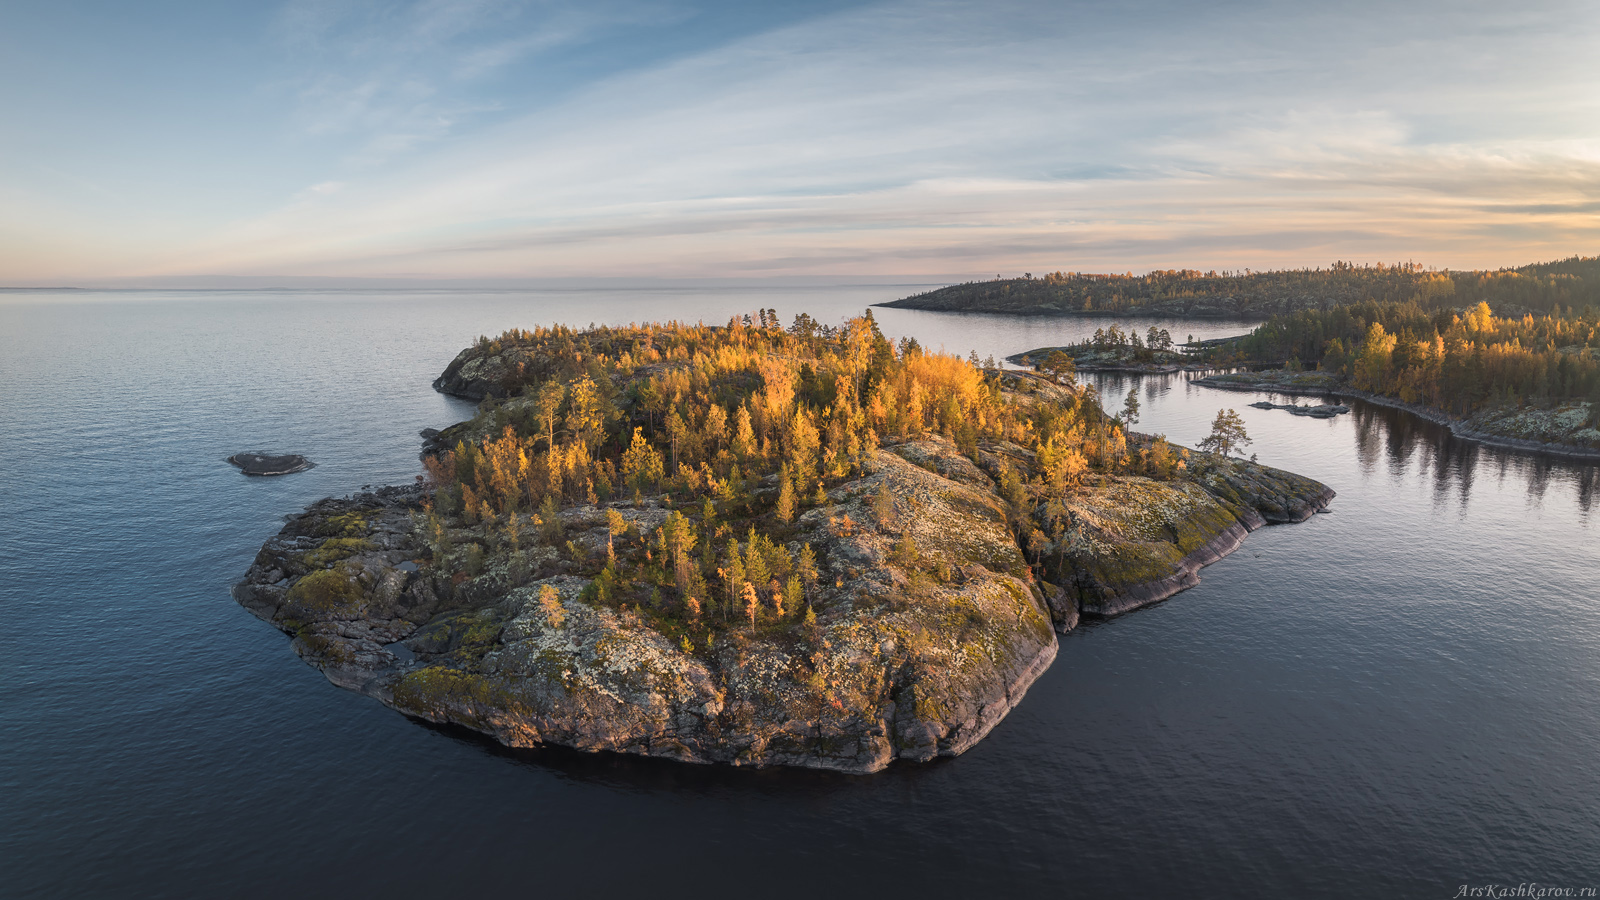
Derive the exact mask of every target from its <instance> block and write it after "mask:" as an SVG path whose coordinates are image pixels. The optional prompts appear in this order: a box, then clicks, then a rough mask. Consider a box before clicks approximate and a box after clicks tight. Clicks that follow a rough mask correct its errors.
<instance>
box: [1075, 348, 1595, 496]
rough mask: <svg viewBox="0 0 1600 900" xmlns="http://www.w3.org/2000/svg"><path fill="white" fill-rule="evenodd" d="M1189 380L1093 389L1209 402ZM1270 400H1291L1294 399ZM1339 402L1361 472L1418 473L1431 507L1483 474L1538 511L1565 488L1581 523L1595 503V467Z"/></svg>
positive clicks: (1131, 379) (1111, 377) (1106, 382)
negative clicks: (1515, 484) (1518, 483)
mask: <svg viewBox="0 0 1600 900" xmlns="http://www.w3.org/2000/svg"><path fill="white" fill-rule="evenodd" d="M1188 378H1189V376H1188V375H1186V374H1184V373H1176V374H1160V375H1154V374H1152V375H1142V376H1129V375H1127V374H1124V373H1109V372H1108V373H1098V374H1097V375H1096V377H1095V379H1094V382H1093V383H1094V384H1095V385H1096V387H1098V388H1099V390H1100V392H1101V395H1102V396H1105V397H1111V398H1113V399H1114V398H1115V397H1117V396H1119V395H1120V394H1123V393H1126V392H1127V390H1128V388H1129V387H1130V386H1131V385H1132V384H1135V383H1138V384H1141V385H1142V386H1143V388H1144V395H1145V398H1146V400H1147V401H1156V400H1158V399H1169V400H1170V399H1174V398H1173V397H1172V396H1171V395H1172V392H1173V390H1174V388H1176V387H1178V386H1179V385H1183V386H1185V387H1186V388H1187V390H1188V392H1189V393H1191V394H1194V395H1195V396H1196V397H1197V398H1203V399H1205V400H1206V401H1207V402H1209V401H1210V400H1211V398H1212V396H1213V395H1214V392H1212V391H1211V390H1210V389H1208V388H1204V387H1199V386H1195V385H1190V384H1188ZM1176 399H1177V400H1178V401H1179V402H1182V401H1183V399H1184V398H1183V397H1182V396H1181V395H1180V396H1179V397H1177V398H1176ZM1273 399H1275V400H1279V401H1280V402H1293V401H1295V400H1296V399H1297V398H1292V397H1291V398H1273ZM1344 402H1347V403H1348V404H1349V405H1350V407H1351V412H1350V416H1349V418H1350V421H1351V424H1352V426H1353V431H1354V435H1355V451H1356V461H1357V464H1358V466H1359V467H1360V470H1361V472H1362V474H1363V475H1366V476H1369V477H1370V476H1372V475H1375V474H1376V473H1377V472H1378V471H1379V469H1380V467H1381V468H1382V469H1383V470H1385V471H1387V472H1388V473H1389V475H1390V476H1391V477H1392V478H1393V479H1395V480H1396V481H1401V480H1404V479H1406V478H1409V477H1412V473H1413V472H1415V477H1416V478H1417V479H1418V480H1419V482H1421V481H1426V482H1427V483H1428V484H1429V485H1430V487H1431V489H1432V492H1433V499H1434V503H1435V505H1436V506H1438V505H1443V504H1445V503H1448V502H1450V501H1451V500H1455V501H1456V502H1458V503H1459V504H1460V505H1461V507H1462V508H1465V507H1466V506H1467V504H1468V502H1469V501H1470V500H1471V497H1472V489H1473V487H1474V483H1475V481H1476V479H1477V478H1478V477H1479V475H1480V474H1481V475H1484V476H1489V477H1494V478H1497V479H1498V480H1499V481H1500V482H1501V483H1502V484H1503V483H1504V482H1505V479H1506V478H1507V477H1512V478H1522V479H1523V480H1524V481H1525V482H1526V485H1527V487H1526V490H1527V496H1528V498H1529V499H1530V501H1531V502H1532V503H1533V504H1535V505H1538V504H1542V503H1543V501H1544V497H1545V496H1546V494H1547V493H1548V492H1549V490H1550V487H1551V485H1552V484H1554V485H1557V486H1566V485H1569V484H1570V485H1571V487H1572V489H1573V494H1574V496H1575V498H1576V500H1577V503H1578V509H1579V511H1580V512H1581V513H1582V514H1583V515H1584V517H1585V518H1587V516H1588V515H1589V513H1590V511H1591V510H1592V509H1593V508H1594V506H1595V504H1596V500H1597V499H1600V466H1597V465H1594V464H1584V463H1578V462H1575V461H1572V460H1566V459H1562V458H1560V457H1551V456H1540V455H1535V454H1529V453H1522V452H1518V451H1514V450H1507V449H1503V448H1499V447H1494V446H1491V445H1485V444H1480V443H1478V442H1476V441H1469V440H1464V439H1462V438H1458V437H1456V436H1455V435H1453V434H1451V433H1450V429H1449V428H1446V427H1445V426H1443V425H1439V424H1436V423H1434V422H1430V421H1428V420H1427V419H1423V418H1420V417H1418V416H1415V415H1412V414H1411V413H1407V412H1404V411H1402V410H1398V409H1393V408H1391V407H1387V406H1379V405H1377V404H1373V403H1368V402H1366V401H1363V400H1347V401H1344ZM1341 418H1342V417H1341Z"/></svg>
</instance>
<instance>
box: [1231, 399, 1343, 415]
mask: <svg viewBox="0 0 1600 900" xmlns="http://www.w3.org/2000/svg"><path fill="white" fill-rule="evenodd" d="M1250 405H1251V406H1252V407H1254V408H1255V409H1286V410H1288V411H1289V413H1290V414H1291V415H1296V416H1310V417H1311V418H1313V419H1331V418H1333V417H1334V416H1341V415H1344V414H1345V413H1347V412H1349V411H1350V407H1348V406H1345V405H1344V404H1342V403H1333V404H1329V403H1323V404H1312V405H1310V406H1301V405H1300V404H1298V403H1273V402H1272V401H1270V400H1259V401H1257V402H1255V403H1252V404H1250Z"/></svg>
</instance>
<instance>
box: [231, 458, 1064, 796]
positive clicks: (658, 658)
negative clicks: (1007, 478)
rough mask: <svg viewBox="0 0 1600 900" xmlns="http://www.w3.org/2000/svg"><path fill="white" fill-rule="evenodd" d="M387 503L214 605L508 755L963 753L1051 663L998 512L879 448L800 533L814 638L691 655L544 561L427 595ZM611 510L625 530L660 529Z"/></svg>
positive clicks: (302, 542)
mask: <svg viewBox="0 0 1600 900" xmlns="http://www.w3.org/2000/svg"><path fill="white" fill-rule="evenodd" d="M924 443H925V445H924V446H922V447H919V448H916V449H914V450H912V451H908V452H909V453H910V455H912V456H916V457H917V458H920V459H923V460H924V461H925V462H926V463H927V464H928V465H929V466H930V467H931V468H934V469H941V470H949V471H952V472H961V471H963V470H962V467H961V466H960V465H959V464H957V463H955V462H954V461H952V460H949V459H946V457H948V456H949V455H951V454H953V452H954V451H953V447H951V445H950V444H949V442H947V441H943V440H930V441H927V442H924ZM969 465H970V463H969ZM979 483H980V484H981V482H979ZM386 491H387V492H382V491H381V492H378V493H377V494H369V495H359V496H357V497H353V498H347V499H345V500H328V501H323V502H321V503H319V504H317V505H316V506H313V507H312V508H311V509H309V510H307V512H306V513H305V514H304V515H302V516H299V517H297V518H296V519H294V520H293V521H291V522H290V523H289V524H288V525H287V526H285V528H284V530H283V532H282V533H280V534H279V535H278V537H276V538H274V539H273V540H272V541H269V542H268V544H267V546H266V547H264V548H263V549H262V552H261V554H260V555H259V556H258V558H257V560H256V564H255V565H253V566H252V567H251V570H250V573H249V576H248V577H247V579H246V580H245V581H244V582H243V583H241V584H240V585H238V586H237V587H236V588H235V596H236V597H237V598H238V600H239V602H240V603H241V604H243V605H244V606H245V607H246V608H247V609H250V610H251V611H252V612H253V613H255V614H256V615H258V616H260V617H262V618H264V619H267V620H268V621H271V622H272V623H273V624H275V625H277V626H278V627H279V628H282V629H283V630H284V631H286V632H289V633H290V634H293V635H294V636H295V640H294V646H295V649H296V652H298V653H299V654H300V655H301V656H302V657H303V658H305V659H306V660H307V661H308V662H310V663H312V664H314V665H317V666H319V667H320V668H322V670H323V671H324V672H325V673H326V674H327V676H328V678H329V679H330V680H331V681H333V682H334V683H336V684H339V685H341V686H343V687H347V688H350V689H353V690H359V691H362V692H363V693H366V694H369V695H371V696H373V697H376V698H378V699H379V700H381V701H383V702H384V703H387V704H389V705H390V706H393V707H394V708H396V709H399V710H401V711H403V712H406V713H408V714H410V715H414V716H418V717H420V718H424V719H428V720H430V721H436V722H453V723H456V724H460V725H464V726H466V727H468V728H472V729H476V730H478V731H482V732H484V733H486V734H489V735H492V736H493V737H495V738H496V739H497V740H499V741H501V742H503V743H505V744H508V745H511V746H532V745H535V744H545V743H553V744H562V745H566V746H571V747H576V748H579V749H583V750H610V751H617V752H623V753H634V754H641V755H649V756H662V757H667V758H672V759H678V760H683V761H689V762H727V763H734V764H740V765H773V764H782V765H794V766H807V767H815V768H826V769H835V770H840V771H846V772H871V771H875V770H877V769H881V768H883V767H884V766H885V765H887V764H888V763H889V762H890V761H892V760H894V759H897V758H900V759H911V760H926V759H930V758H932V757H934V756H938V755H955V754H958V753H961V752H963V751H965V750H966V749H967V748H969V747H971V746H972V745H973V744H974V743H975V742H977V741H978V740H979V739H981V738H982V737H983V736H984V735H985V734H987V733H988V732H989V731H990V730H991V729H992V728H994V726H995V725H996V724H998V723H999V722H1000V720H1001V719H1003V718H1004V717H1005V715H1006V713H1007V712H1009V711H1010V709H1011V708H1012V707H1013V706H1015V705H1016V704H1017V702H1019V701H1020V700H1021V698H1022V696H1023V694H1024V693H1025V692H1026V690H1027V688H1028V686H1029V685H1030V684H1032V682H1033V680H1034V679H1035V678H1037V677H1038V676H1039V674H1040V673H1042V672H1043V671H1044V670H1045V669H1046V668H1047V667H1048V666H1049V664H1050V662H1051V661H1052V660H1053V659H1054V657H1055V653H1056V639H1055V633H1054V631H1053V629H1052V627H1051V620H1050V616H1049V613H1048V611H1047V609H1046V607H1045V604H1044V602H1043V599H1042V597H1041V596H1040V593H1039V590H1038V588H1037V586H1036V585H1035V584H1034V582H1033V580H1032V576H1031V574H1030V572H1029V569H1028V567H1027V565H1026V563H1025V561H1024V560H1023V559H1022V557H1021V555H1020V553H1019V552H1018V550H1017V547H1016V544H1015V542H1014V541H1013V540H1012V538H1011V534H1010V531H1009V530H1008V527H1007V524H1006V519H1005V513H1004V509H1003V507H1002V505H1001V503H1000V501H999V500H998V499H997V498H996V497H995V496H994V495H993V493H992V492H990V491H987V490H982V489H980V488H979V487H974V486H970V485H968V484H963V483H961V482H959V481H954V480H951V479H949V478H946V477H943V476H942V475H939V474H935V472H933V471H928V469H925V468H921V467H919V466H916V465H913V464H911V463H910V462H908V461H906V459H904V458H902V457H901V456H898V455H896V454H893V453H889V452H886V451H879V452H878V453H876V454H875V456H874V457H873V460H872V466H871V471H870V473H869V474H867V475H866V476H865V477H863V478H861V479H859V480H857V481H854V482H850V483H847V484H845V485H843V486H841V487H839V488H836V489H835V490H834V491H833V492H832V493H831V494H830V495H829V504H828V505H827V506H823V507H819V508H816V509H813V510H810V511H808V512H807V513H806V514H805V515H804V516H803V517H802V518H801V520H800V522H799V526H800V529H801V533H800V535H799V539H800V540H803V541H808V542H810V543H811V544H812V545H813V547H814V548H816V550H817V551H818V556H819V559H820V564H821V568H822V579H821V585H820V587H819V590H818V592H817V595H816V596H814V597H813V598H812V601H811V602H812V604H813V607H814V609H815V610H816V612H817V625H816V627H815V628H812V629H808V628H805V627H803V626H801V625H799V624H798V623H795V624H794V625H792V626H790V627H778V628H760V629H751V628H743V627H734V628H731V629H729V630H727V631H723V632H721V633H720V635H719V636H718V637H717V638H716V640H715V641H714V642H713V643H711V644H710V645H709V646H706V645H704V644H702V645H695V644H693V643H691V642H688V641H685V640H682V639H680V640H677V641H674V640H672V639H670V638H668V637H667V635H666V634H663V633H662V632H661V631H660V630H658V629H657V628H654V627H652V626H651V625H650V624H649V623H648V622H647V621H645V620H644V619H643V618H642V617H641V616H640V615H638V614H637V613H636V612H634V611H632V610H619V609H612V608H609V607H607V606H604V605H601V604H599V603H598V602H596V601H592V600H586V599H584V596H585V595H584V587H585V586H586V585H587V584H588V580H587V579H584V578H580V577H576V576H572V575H568V574H562V570H563V568H564V567H567V566H569V564H568V563H566V562H564V561H560V560H558V559H557V558H556V555H555V554H554V552H553V551H550V550H549V548H537V551H519V552H522V553H523V556H522V558H521V559H520V561H518V562H516V563H515V564H513V563H512V562H510V561H508V560H506V559H501V558H500V557H492V558H491V559H490V560H488V561H487V562H486V563H485V565H484V567H483V570H482V571H481V572H479V573H478V574H476V575H474V576H473V577H471V578H469V579H466V580H459V579H456V578H445V577H443V576H442V575H440V574H438V573H437V572H435V571H434V567H432V566H429V565H427V560H426V559H425V557H426V556H427V551H426V550H425V548H424V546H423V543H422V541H421V538H420V536H419V531H418V529H419V527H420V526H419V524H418V522H419V520H418V518H417V517H416V516H417V507H418V505H419V503H420V499H421V498H420V495H418V494H416V493H415V492H406V491H402V490H392V489H386ZM619 511H621V512H623V514H624V516H625V517H627V518H629V519H630V520H631V521H632V524H633V525H634V527H636V528H638V529H639V530H640V531H644V530H646V529H649V528H653V527H654V526H655V525H658V524H659V522H660V519H661V517H662V516H663V515H664V511H663V510H660V509H653V508H645V509H638V510H636V509H633V508H631V507H623V508H619ZM602 515H603V513H601V512H600V511H597V510H572V511H567V512H564V513H563V524H564V525H566V526H567V527H569V528H570V529H572V530H574V531H580V530H582V529H585V528H586V527H587V526H589V525H590V524H591V520H595V521H596V522H598V520H599V519H600V516H602ZM457 538H458V543H459V542H464V541H467V540H470V539H471V538H472V535H470V534H461V535H459V536H457ZM547 585H548V586H550V587H552V588H554V589H555V590H556V592H557V595H558V596H559V597H560V600H561V611H560V612H559V613H558V614H557V615H556V616H554V617H552V615H551V613H550V611H549V610H547V609H546V608H545V606H544V605H543V604H541V603H540V602H539V593H540V589H541V588H542V587H544V586H547Z"/></svg>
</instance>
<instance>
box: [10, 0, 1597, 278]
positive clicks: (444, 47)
mask: <svg viewBox="0 0 1600 900" xmlns="http://www.w3.org/2000/svg"><path fill="white" fill-rule="evenodd" d="M1597 59H1600V4H1596V3H1593V2H1589V0H1586V2H1547V0H1529V2H1519V3H1505V2H1503V0H1496V2H1492V3H1490V2H1475V0H1467V2H1437V0H1427V2H1415V3H1404V2H1393V0H1391V2H1383V3H1378V2H1371V3H1368V2H1352V3H1318V4H1308V3H1298V2H1295V3H1268V2H1255V0H1238V2H1218V3H1210V4H1194V3H1170V2H1130V3H1071V2H1052V3H1045V2H1015V3H1013V2H1005V0H988V2H984V3H970V2H968V3H957V2H938V0H895V2H865V3H864V2H852V0H829V2H821V3H798V2H797V3H787V4H752V3H723V2H692V0H684V2H680V0H579V2H566V0H545V2H538V0H533V2H524V0H419V2H380V0H321V2H303V0H291V2H287V3H271V2H259V0H258V2H250V3H229V2H199V3H190V2H163V0H147V2H141V3H138V4H130V3H126V2H106V3H94V2H82V0H52V2H33V0H8V2H7V3H5V4H4V5H3V8H0V285H22V284H81V285H93V284H149V285H156V284H199V283H203V282H206V281H208V280H209V281H214V282H217V283H232V282H230V281H229V279H248V278H257V279H259V278H305V279H319V278H320V279H399V280H403V281H409V280H416V281H418V282H429V283H432V282H440V283H448V282H452V281H454V282H460V281H462V280H477V281H483V282H492V281H495V280H504V281H506V282H508V283H510V282H515V281H518V280H526V279H532V280H538V279H652V278H659V279H725V278H742V279H760V278H802V279H804V278H810V279H818V278H820V279H846V280H849V279H886V278H910V279H933V280H940V279H943V280H956V279H964V278H969V277H989V276H993V275H997V274H1003V275H1006V276H1011V275H1016V274H1020V273H1022V272H1024V271H1029V272H1035V273H1039V272H1046V271H1054V270H1067V271H1146V270H1149V269H1152V268H1161V269H1164V268H1197V269H1212V268H1216V269H1224V268H1227V269H1234V268H1244V267H1250V268H1254V269H1267V268H1284V267H1299V266H1317V265H1327V264H1328V263H1330V262H1332V261H1334V260H1354V261H1358V262H1379V261H1382V262H1397V261H1416V262H1419V263H1422V264H1425V265H1432V266H1438V267H1441V268H1444V267H1450V268H1494V267H1501V266H1511V265H1519V264H1523V263H1528V262H1534V261H1540V260H1547V259H1556V258H1562V257H1566V256H1571V255H1574V254H1580V255H1588V256H1593V255H1596V254H1597V253H1600V65H1596V63H1595V60H1597Z"/></svg>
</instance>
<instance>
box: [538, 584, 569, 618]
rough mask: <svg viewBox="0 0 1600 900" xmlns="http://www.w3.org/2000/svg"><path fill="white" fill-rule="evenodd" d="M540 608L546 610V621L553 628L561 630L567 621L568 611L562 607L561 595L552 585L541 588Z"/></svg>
mask: <svg viewBox="0 0 1600 900" xmlns="http://www.w3.org/2000/svg"><path fill="white" fill-rule="evenodd" d="M539 607H540V608H541V609H543V610H544V616H545V620H546V621H548V622H549V623H550V627H551V628H560V627H561V623H562V622H564V621H566V618H567V610H566V607H564V606H562V605H561V595H560V594H559V593H557V592H556V589H555V588H554V587H552V586H550V585H548V584H547V585H544V586H543V587H540V588H539Z"/></svg>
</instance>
